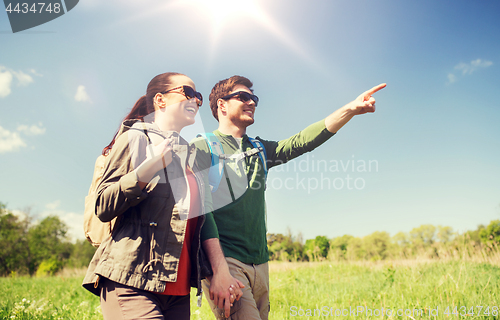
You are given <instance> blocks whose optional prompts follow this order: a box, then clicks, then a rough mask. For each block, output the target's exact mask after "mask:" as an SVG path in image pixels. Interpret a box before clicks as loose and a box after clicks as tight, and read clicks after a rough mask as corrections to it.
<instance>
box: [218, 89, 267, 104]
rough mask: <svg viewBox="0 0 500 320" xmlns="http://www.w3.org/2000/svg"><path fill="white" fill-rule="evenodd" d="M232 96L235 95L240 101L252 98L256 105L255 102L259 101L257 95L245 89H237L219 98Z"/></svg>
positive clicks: (224, 98) (226, 98)
mask: <svg viewBox="0 0 500 320" xmlns="http://www.w3.org/2000/svg"><path fill="white" fill-rule="evenodd" d="M233 97H237V98H238V99H240V100H241V101H242V102H248V101H250V100H252V101H253V102H254V103H255V106H257V104H258V103H259V97H257V96H256V95H254V94H250V93H248V92H246V91H237V92H234V93H231V94H228V95H227V96H225V97H222V98H221V99H223V100H228V99H231V98H233Z"/></svg>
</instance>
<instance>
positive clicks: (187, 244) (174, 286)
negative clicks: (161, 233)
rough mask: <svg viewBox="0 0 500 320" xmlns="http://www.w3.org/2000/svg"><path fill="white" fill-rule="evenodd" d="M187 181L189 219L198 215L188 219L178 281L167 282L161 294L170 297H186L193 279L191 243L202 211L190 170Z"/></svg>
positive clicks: (187, 172)
mask: <svg viewBox="0 0 500 320" xmlns="http://www.w3.org/2000/svg"><path fill="white" fill-rule="evenodd" d="M186 175H187V180H188V183H189V193H190V199H191V201H190V206H189V217H192V216H194V215H196V217H194V218H188V221H187V224H186V233H185V235H184V245H183V246H182V251H181V257H180V258H179V265H178V266H177V281H176V282H167V284H166V287H165V291H164V292H163V293H160V294H164V295H170V296H185V295H188V294H189V293H190V292H191V286H190V285H189V278H190V277H191V257H190V254H191V241H192V240H193V236H194V233H195V231H196V225H197V222H198V216H197V215H198V213H199V211H200V198H199V192H198V183H197V182H196V178H195V176H194V173H193V171H191V169H190V168H187V169H186Z"/></svg>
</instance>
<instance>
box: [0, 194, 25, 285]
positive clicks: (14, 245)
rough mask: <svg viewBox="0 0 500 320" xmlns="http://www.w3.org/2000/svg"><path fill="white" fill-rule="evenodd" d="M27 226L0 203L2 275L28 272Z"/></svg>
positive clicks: (0, 263) (0, 264)
mask: <svg viewBox="0 0 500 320" xmlns="http://www.w3.org/2000/svg"><path fill="white" fill-rule="evenodd" d="M26 243H27V241H26V224H25V222H24V221H22V220H20V219H19V218H18V217H17V216H15V215H14V214H13V213H12V212H10V211H9V210H7V209H6V207H5V204H3V203H0V275H2V276H5V275H8V274H10V273H11V272H18V271H20V272H22V271H26V270H27V268H26V261H27V259H28V255H27V250H25V248H26Z"/></svg>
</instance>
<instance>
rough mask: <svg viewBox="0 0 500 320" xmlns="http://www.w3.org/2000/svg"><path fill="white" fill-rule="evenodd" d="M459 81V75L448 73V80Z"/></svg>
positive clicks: (450, 81)
mask: <svg viewBox="0 0 500 320" xmlns="http://www.w3.org/2000/svg"><path fill="white" fill-rule="evenodd" d="M455 81H457V76H455V75H454V74H453V73H448V82H449V83H453V82H455Z"/></svg>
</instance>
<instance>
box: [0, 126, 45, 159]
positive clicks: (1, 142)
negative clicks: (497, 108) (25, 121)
mask: <svg viewBox="0 0 500 320" xmlns="http://www.w3.org/2000/svg"><path fill="white" fill-rule="evenodd" d="M45 131H46V129H45V128H44V127H43V124H42V123H41V122H39V123H38V125H36V124H34V125H31V126H27V125H19V126H18V127H17V130H16V131H10V130H7V129H4V128H2V127H1V126H0V153H6V152H15V151H18V150H19V149H21V148H24V147H26V146H27V144H26V142H25V141H24V139H23V138H22V137H21V134H23V135H27V136H37V135H40V134H44V133H45Z"/></svg>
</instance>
